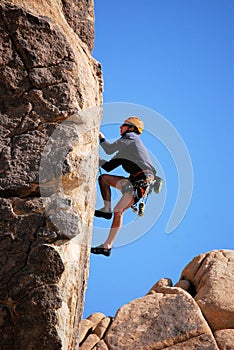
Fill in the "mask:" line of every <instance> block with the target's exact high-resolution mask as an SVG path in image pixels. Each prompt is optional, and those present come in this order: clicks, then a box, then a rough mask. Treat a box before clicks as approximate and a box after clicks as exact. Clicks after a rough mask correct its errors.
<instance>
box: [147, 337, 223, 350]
mask: <svg viewBox="0 0 234 350" xmlns="http://www.w3.org/2000/svg"><path fill="white" fill-rule="evenodd" d="M166 349H170V350H193V349H194V350H195V349H201V350H219V348H218V346H217V344H216V342H215V340H214V337H213V336H212V335H211V334H202V335H199V336H198V337H194V338H191V339H188V340H187V341H185V342H182V343H179V344H176V345H173V346H170V347H169V348H166ZM145 350H147V349H145Z"/></svg>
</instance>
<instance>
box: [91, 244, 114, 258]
mask: <svg viewBox="0 0 234 350" xmlns="http://www.w3.org/2000/svg"><path fill="white" fill-rule="evenodd" d="M91 253H93V254H102V255H105V256H110V255H111V249H106V248H104V246H103V244H101V245H99V246H98V247H92V248H91Z"/></svg>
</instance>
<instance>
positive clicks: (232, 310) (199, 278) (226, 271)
mask: <svg viewBox="0 0 234 350" xmlns="http://www.w3.org/2000/svg"><path fill="white" fill-rule="evenodd" d="M181 279H182V280H184V279H186V280H188V281H189V282H190V283H191V285H192V286H193V289H194V299H195V300H196V302H197V304H198V305H199V307H200V308H201V311H202V313H203V314H204V316H205V318H206V320H207V322H208V323H209V325H210V327H211V328H212V330H213V331H216V330H221V329H228V328H234V304H233V300H234V289H233V285H234V251H231V250H219V251H217V250H215V251H211V252H209V253H207V254H201V255H199V256H198V257H196V258H194V259H193V260H192V262H191V263H190V264H188V265H187V266H186V267H185V269H184V270H183V272H182V276H181Z"/></svg>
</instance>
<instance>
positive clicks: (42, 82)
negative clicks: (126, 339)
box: [0, 0, 102, 350]
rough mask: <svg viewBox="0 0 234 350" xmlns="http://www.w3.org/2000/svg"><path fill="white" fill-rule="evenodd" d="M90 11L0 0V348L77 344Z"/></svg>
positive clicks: (87, 167) (91, 98)
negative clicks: (79, 238)
mask: <svg viewBox="0 0 234 350" xmlns="http://www.w3.org/2000/svg"><path fill="white" fill-rule="evenodd" d="M93 12H94V11H93V0H76V1H71V0H40V1H36V0H25V1H23V0H8V1H4V0H3V1H1V3H0V114H1V115H0V217H1V223H0V240H1V245H0V332H1V333H0V349H1V350H21V349H25V350H33V349H34V350H35V349H36V350H40V349H43V350H45V349H46V350H50V349H54V350H58V349H66V350H67V349H71V350H74V349H78V344H77V339H78V331H79V323H80V319H81V314H82V309H83V296H84V292H85V288H86V281H87V273H88V272H87V271H88V263H89V246H88V243H89V240H90V235H91V230H92V221H93V210H94V205H95V178H96V170H97V141H96V140H97V139H98V138H97V135H98V129H99V124H100V117H101V115H100V112H99V109H98V108H93V107H95V106H100V105H101V104H102V73H101V66H100V64H99V63H98V62H96V61H95V60H94V59H93V58H92V56H91V50H92V48H93V40H94V14H93ZM90 110H91V111H92V112H90ZM45 146H46V147H45ZM45 150H46V151H45ZM43 152H44V153H43ZM42 154H43V157H42ZM58 163H59V164H58ZM40 183H41V185H40V186H39V184H40ZM82 235H83V236H82ZM79 236H82V239H81V240H77V237H79Z"/></svg>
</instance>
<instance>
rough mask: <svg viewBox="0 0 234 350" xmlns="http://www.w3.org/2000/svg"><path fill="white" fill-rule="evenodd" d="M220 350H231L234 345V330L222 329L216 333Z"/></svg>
mask: <svg viewBox="0 0 234 350" xmlns="http://www.w3.org/2000/svg"><path fill="white" fill-rule="evenodd" d="M214 336H215V339H216V342H217V344H218V346H219V349H220V350H231V349H233V344H234V329H222V330H220V331H216V332H215V333H214Z"/></svg>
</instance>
